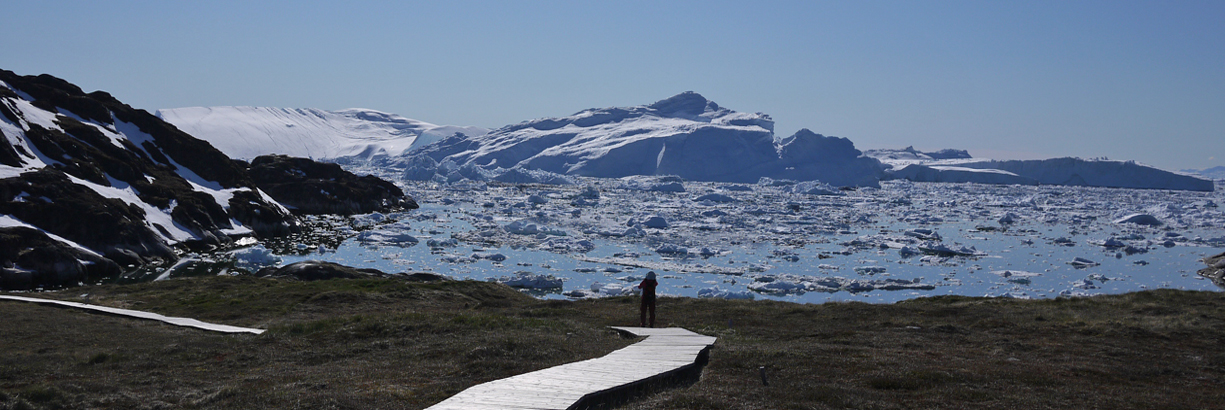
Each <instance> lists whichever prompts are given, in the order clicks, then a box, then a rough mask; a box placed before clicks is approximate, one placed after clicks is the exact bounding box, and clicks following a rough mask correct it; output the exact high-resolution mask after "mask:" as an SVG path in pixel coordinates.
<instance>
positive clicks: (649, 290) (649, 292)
mask: <svg viewBox="0 0 1225 410" xmlns="http://www.w3.org/2000/svg"><path fill="white" fill-rule="evenodd" d="M656 286H659V282H657V281H655V271H650V272H647V277H646V279H643V280H642V283H639V284H638V288H639V289H642V306H641V307H639V309H638V322H639V325H641V326H642V327H647V311H648V310H649V311H650V313H651V321H650V325H651V327H655V287H656Z"/></svg>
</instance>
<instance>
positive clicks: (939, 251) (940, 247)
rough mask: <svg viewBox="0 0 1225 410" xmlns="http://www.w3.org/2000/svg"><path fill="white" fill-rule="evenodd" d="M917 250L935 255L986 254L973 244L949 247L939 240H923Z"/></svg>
mask: <svg viewBox="0 0 1225 410" xmlns="http://www.w3.org/2000/svg"><path fill="white" fill-rule="evenodd" d="M919 250H921V251H923V253H926V254H929V255H937V256H984V255H986V254H985V253H982V252H979V251H978V249H975V248H974V247H973V246H970V247H966V246H957V247H956V248H953V247H950V246H948V245H945V244H943V243H939V242H925V243H923V244H921V245H919Z"/></svg>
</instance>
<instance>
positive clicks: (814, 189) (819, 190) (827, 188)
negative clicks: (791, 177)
mask: <svg viewBox="0 0 1225 410" xmlns="http://www.w3.org/2000/svg"><path fill="white" fill-rule="evenodd" d="M783 192H789V193H793V194H804V195H846V194H845V193H843V192H842V191H839V190H838V188H835V187H834V186H832V185H830V184H825V183H822V182H820V181H804V182H797V183H794V184H791V185H786V186H784V187H783Z"/></svg>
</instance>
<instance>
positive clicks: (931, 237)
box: [902, 228, 940, 241]
mask: <svg viewBox="0 0 1225 410" xmlns="http://www.w3.org/2000/svg"><path fill="white" fill-rule="evenodd" d="M902 234H903V235H906V236H910V237H914V238H919V240H924V241H939V240H940V233H939V232H936V231H934V230H931V229H927V228H917V229H911V230H909V231H906V232H902Z"/></svg>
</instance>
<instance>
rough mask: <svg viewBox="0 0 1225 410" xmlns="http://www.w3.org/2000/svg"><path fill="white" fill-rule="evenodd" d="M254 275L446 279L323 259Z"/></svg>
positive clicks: (418, 279)
mask: <svg viewBox="0 0 1225 410" xmlns="http://www.w3.org/2000/svg"><path fill="white" fill-rule="evenodd" d="M256 275H258V276H263V277H277V278H293V279H298V280H308V281H309V280H327V279H360V278H372V277H376V278H383V277H395V278H401V279H406V280H410V281H413V282H435V281H442V280H448V279H447V278H446V277H444V276H442V275H438V274H433V273H421V272H419V273H411V274H403V273H402V274H397V275H391V274H387V273H384V272H383V271H380V270H378V269H359V268H354V267H351V266H345V265H341V264H338V263H333V262H324V261H302V262H295V263H291V264H289V265H285V266H281V267H267V268H263V269H260V270H259V272H256Z"/></svg>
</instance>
